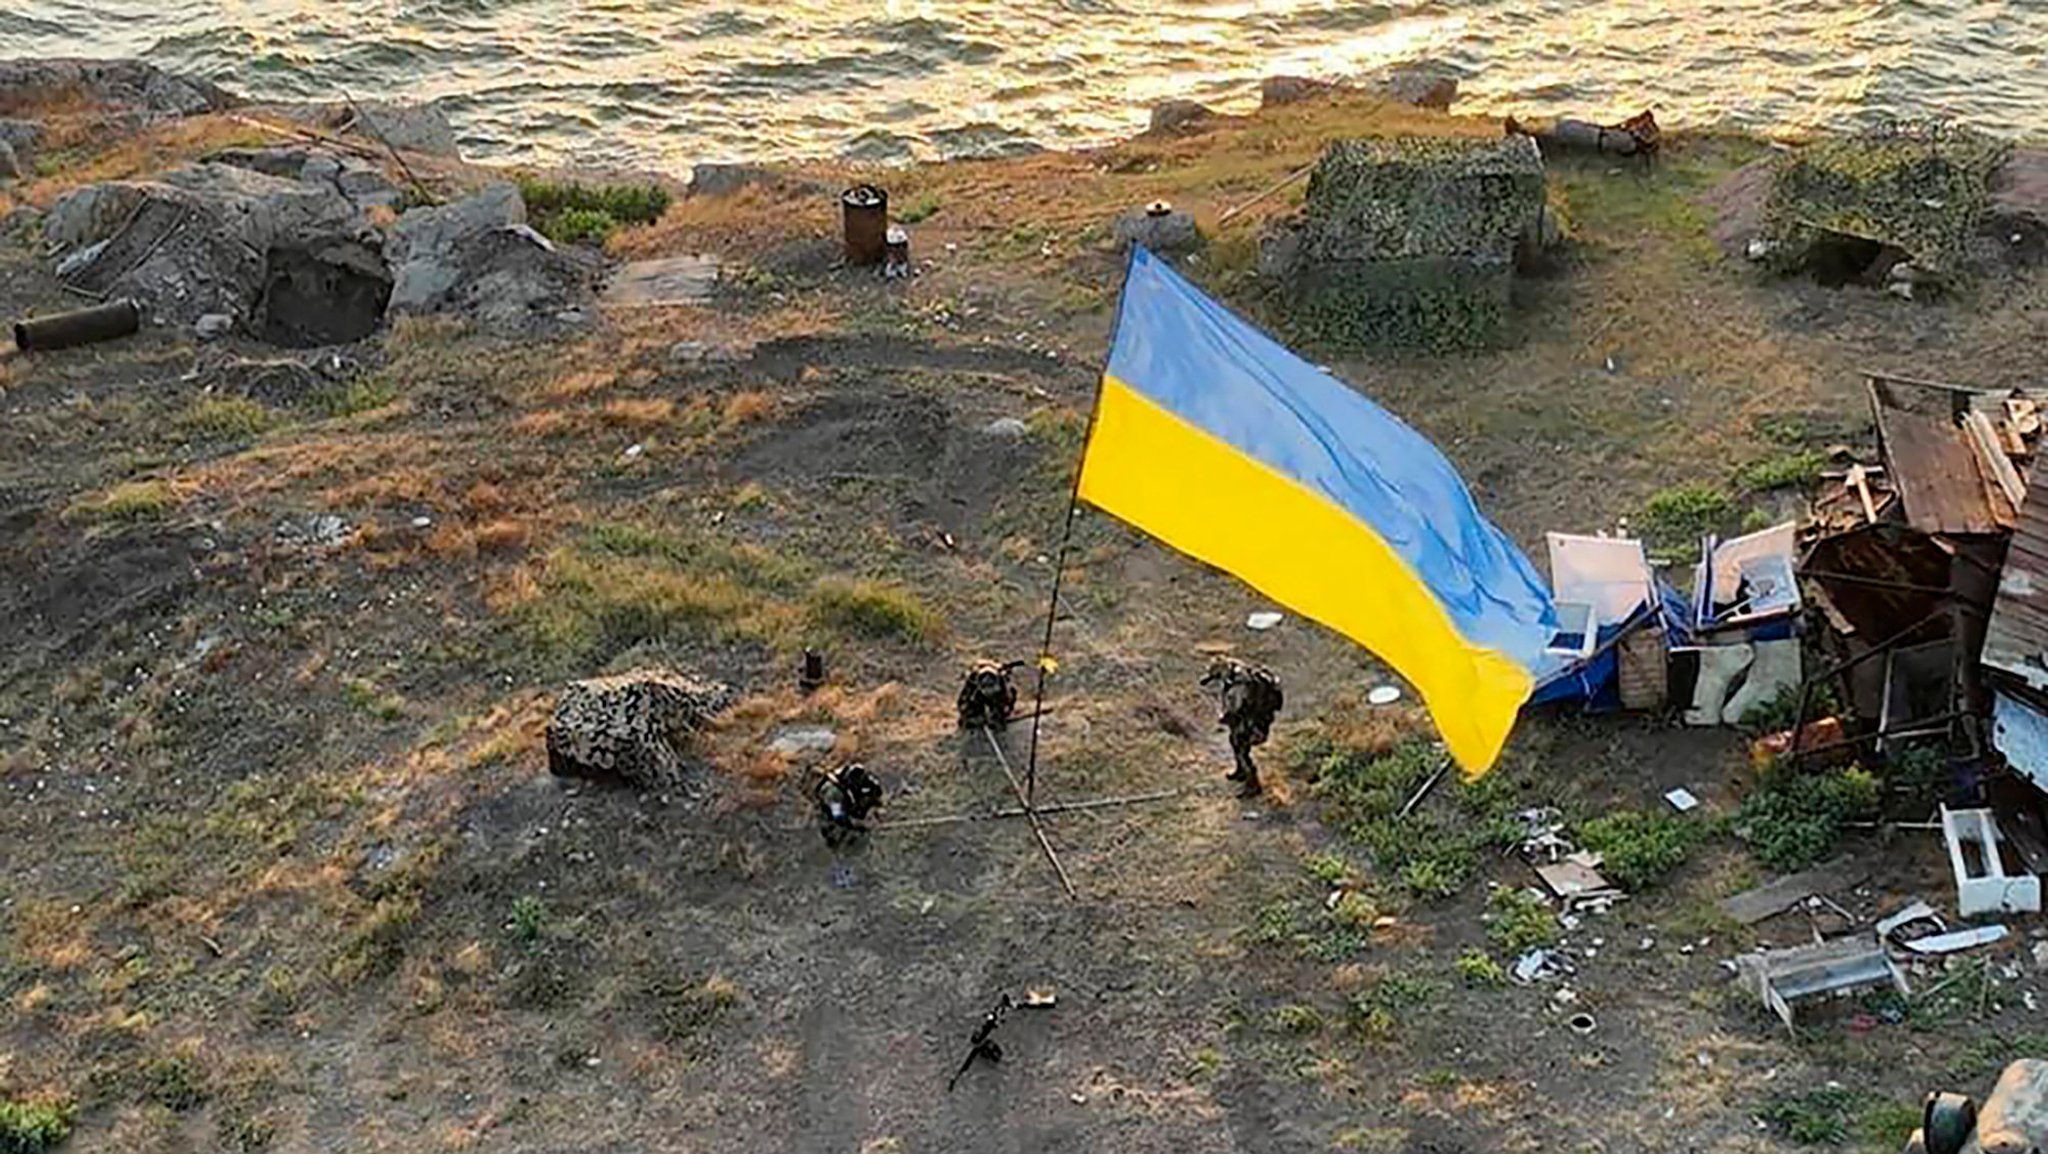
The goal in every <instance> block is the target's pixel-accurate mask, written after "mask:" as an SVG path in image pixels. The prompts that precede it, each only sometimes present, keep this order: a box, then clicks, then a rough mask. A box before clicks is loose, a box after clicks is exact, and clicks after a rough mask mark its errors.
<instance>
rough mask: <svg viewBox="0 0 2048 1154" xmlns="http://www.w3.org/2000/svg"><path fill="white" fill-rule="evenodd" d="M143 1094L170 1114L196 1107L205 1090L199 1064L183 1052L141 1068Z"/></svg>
mask: <svg viewBox="0 0 2048 1154" xmlns="http://www.w3.org/2000/svg"><path fill="white" fill-rule="evenodd" d="M142 1086H143V1096H144V1097H146V1098H148V1099H149V1100H150V1101H152V1102H155V1103H156V1104H157V1105H159V1106H162V1107H163V1108H165V1109H166V1110H170V1111H172V1112H173V1113H177V1114H183V1113H185V1112H187V1111H189V1110H196V1109H198V1108H199V1106H200V1105H202V1104H203V1103H205V1101H206V1099H207V1093H206V1088H205V1084H204V1082H203V1081H202V1080H201V1078H200V1075H199V1069H198V1066H197V1065H196V1064H195V1063H194V1062H193V1061H192V1059H191V1058H188V1057H186V1056H185V1055H183V1054H171V1055H167V1056H165V1057H162V1058H157V1059H155V1060H153V1061H151V1062H150V1063H149V1064H148V1065H146V1066H144V1067H143V1068H142Z"/></svg>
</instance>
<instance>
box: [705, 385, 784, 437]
mask: <svg viewBox="0 0 2048 1154" xmlns="http://www.w3.org/2000/svg"><path fill="white" fill-rule="evenodd" d="M776 408H777V403H776V400H775V396H774V394H772V393H764V392H760V391H758V390H749V391H747V392H742V393H734V394H733V395H732V396H730V397H727V398H726V401H725V408H724V410H723V412H722V413H721V414H720V415H719V425H720V427H721V428H723V429H725V430H726V431H727V432H731V431H732V430H734V429H738V428H740V427H742V426H745V425H750V424H753V423H754V422H756V421H761V420H766V419H767V418H769V417H772V416H774V415H775V410H776Z"/></svg>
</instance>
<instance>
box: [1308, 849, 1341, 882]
mask: <svg viewBox="0 0 2048 1154" xmlns="http://www.w3.org/2000/svg"><path fill="white" fill-rule="evenodd" d="M1301 868H1302V872H1304V873H1306V874H1308V876H1310V877H1312V878H1314V879H1316V880H1317V881H1319V882H1322V883H1323V884H1324V885H1331V886H1334V885H1340V884H1342V883H1343V882H1344V881H1345V880H1346V879H1348V878H1350V877H1351V863H1350V862H1348V861H1345V860H1344V858H1343V856H1342V855H1340V854H1334V853H1319V854H1315V855H1314V856H1312V857H1307V858H1303V859H1302V862H1301Z"/></svg>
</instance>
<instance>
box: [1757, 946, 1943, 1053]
mask: <svg viewBox="0 0 2048 1154" xmlns="http://www.w3.org/2000/svg"><path fill="white" fill-rule="evenodd" d="M1735 966H1736V970H1737V972H1738V973H1739V974H1741V975H1743V977H1744V978H1745V980H1746V982H1747V984H1748V985H1749V986H1750V988H1751V989H1752V990H1753V991H1754V992H1755V993H1756V995H1757V997H1758V998H1759V999H1761V1000H1762V1001H1763V1003H1764V1005H1766V1006H1768V1007H1769V1008H1770V1009H1771V1011H1772V1012H1773V1013H1775V1014H1777V1015H1778V1018H1779V1020H1781V1021H1783V1022H1784V1023H1785V1028H1786V1029H1788V1030H1789V1029H1791V1028H1792V1027H1793V1021H1792V1003H1794V1002H1797V1001H1800V1000H1801V999H1804V998H1810V997H1815V996H1818V995H1821V994H1829V993H1833V992H1835V991H1837V990H1850V989H1857V988H1860V987H1864V986H1874V985H1886V984H1889V985H1890V986H1892V988H1894V989H1896V990H1898V992H1899V993H1901V994H1905V995H1907V996H1911V994H1912V992H1913V991H1912V988H1911V987H1909V986H1908V985H1907V984H1906V975H1905V974H1904V973H1902V972H1901V971H1900V970H1899V968H1898V966H1897V965H1896V964H1895V963H1894V962H1893V961H1892V960H1891V956H1890V955H1889V954H1887V953H1886V952H1885V949H1884V946H1883V945H1882V944H1881V943H1879V942H1877V941H1876V940H1875V939H1874V938H1868V937H1864V936H1860V935H1859V936H1857V937H1853V938H1842V939H1838V940H1836V941H1832V942H1822V943H1820V944H1818V945H1811V946H1798V947H1795V948H1793V949H1789V950H1765V951H1761V952H1758V953H1754V954H1747V955H1744V956H1743V957H1741V958H1738V959H1736V960H1735Z"/></svg>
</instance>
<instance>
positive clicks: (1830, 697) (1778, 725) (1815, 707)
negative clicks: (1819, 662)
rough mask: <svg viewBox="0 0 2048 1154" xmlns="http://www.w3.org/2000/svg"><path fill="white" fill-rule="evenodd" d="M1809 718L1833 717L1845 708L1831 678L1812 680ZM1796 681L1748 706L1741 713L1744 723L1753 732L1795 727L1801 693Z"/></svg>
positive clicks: (1807, 711) (1807, 705)
mask: <svg viewBox="0 0 2048 1154" xmlns="http://www.w3.org/2000/svg"><path fill="white" fill-rule="evenodd" d="M1805 692H1806V720H1808V721H1818V720H1820V719H1821V718H1823V717H1833V716H1835V715H1837V714H1839V713H1840V712H1841V711H1842V704H1841V701H1840V700H1839V699H1837V698H1836V696H1835V687H1834V685H1833V683H1831V682H1819V683H1814V684H1812V686H1811V688H1810V689H1808V690H1806V691H1805ZM1800 693H1801V689H1800V687H1799V686H1797V685H1787V686H1786V687H1784V688H1783V689H1780V690H1779V691H1778V692H1777V693H1775V694H1773V695H1771V696H1770V697H1769V698H1767V699H1765V700H1763V701H1760V702H1758V703H1757V704H1755V705H1752V706H1750V707H1749V712H1747V713H1744V714H1743V715H1742V727H1743V728H1744V729H1747V730H1750V731H1751V732H1754V733H1782V732H1783V731H1785V730H1787V729H1790V728H1792V723H1793V722H1794V721H1796V720H1798V717H1799V695H1800Z"/></svg>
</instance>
